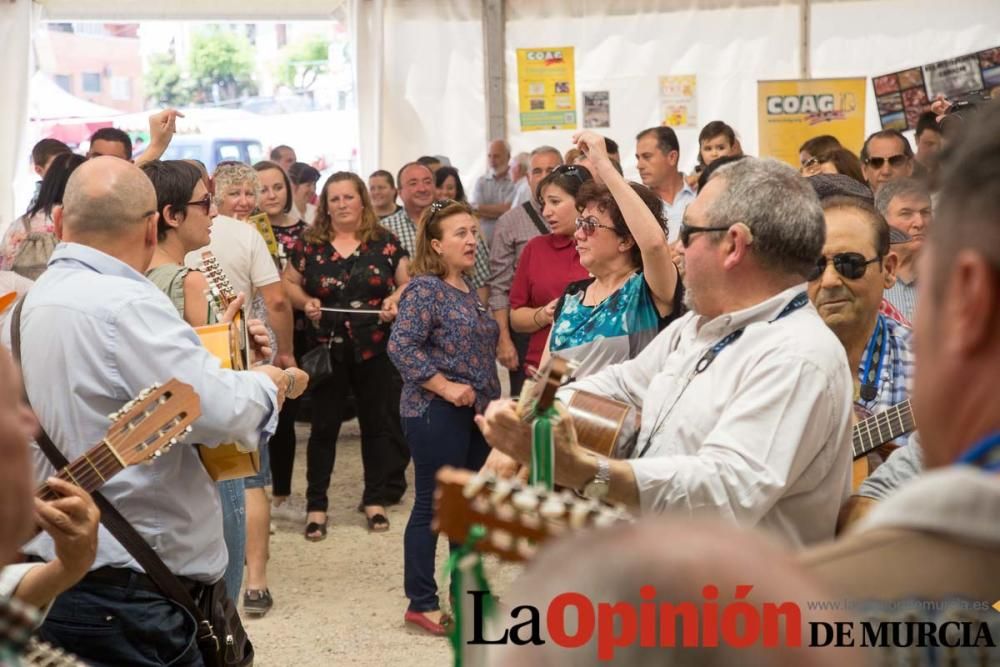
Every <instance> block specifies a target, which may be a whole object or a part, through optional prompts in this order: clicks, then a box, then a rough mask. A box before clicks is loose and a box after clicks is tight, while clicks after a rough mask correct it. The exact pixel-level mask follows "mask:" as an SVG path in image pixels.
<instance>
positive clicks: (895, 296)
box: [885, 276, 917, 322]
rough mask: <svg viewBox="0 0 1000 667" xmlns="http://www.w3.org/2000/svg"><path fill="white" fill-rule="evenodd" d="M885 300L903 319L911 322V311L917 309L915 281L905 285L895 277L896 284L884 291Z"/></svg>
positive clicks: (900, 279)
mask: <svg viewBox="0 0 1000 667" xmlns="http://www.w3.org/2000/svg"><path fill="white" fill-rule="evenodd" d="M885 298H886V300H887V301H888V302H889V303H891V304H892V305H893V306H895V307H896V308H897V309H899V311H900V312H901V313H902V314H903V317H905V318H906V319H908V320H909V321H911V322H912V321H913V311H914V310H916V307H917V281H916V280H914V281H912V282H909V283H906V282H903V279H902V278H900V277H899V276H896V284H895V285H893V286H892V287H890V288H889V289H887V290H886V291H885Z"/></svg>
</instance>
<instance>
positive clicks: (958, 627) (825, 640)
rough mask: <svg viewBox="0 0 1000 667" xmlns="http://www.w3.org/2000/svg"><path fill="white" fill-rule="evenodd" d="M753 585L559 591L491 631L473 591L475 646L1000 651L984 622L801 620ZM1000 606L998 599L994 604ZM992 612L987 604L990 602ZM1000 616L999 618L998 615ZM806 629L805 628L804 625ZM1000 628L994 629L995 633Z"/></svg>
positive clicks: (604, 650) (796, 609)
mask: <svg viewBox="0 0 1000 667" xmlns="http://www.w3.org/2000/svg"><path fill="white" fill-rule="evenodd" d="M752 590H753V586H752V585H740V586H737V587H736V590H735V593H734V595H733V596H732V601H730V602H727V603H725V604H723V605H720V604H719V603H718V599H719V589H718V587H716V586H713V585H707V586H704V587H703V588H702V591H701V593H702V597H703V598H704V599H703V600H701V601H698V602H694V601H685V602H658V601H657V600H656V589H655V588H654V587H653V586H643V587H641V588H640V589H639V597H640V599H641V602H640V603H639V604H638V605H635V604H634V603H633V602H624V601H618V602H603V601H602V602H596V603H595V602H594V601H592V600H591V599H590V598H588V597H587V596H585V595H583V594H581V593H575V592H566V593H561V594H559V595H556V596H555V597H554V598H552V600H551V601H550V602H549V604H548V606H547V608H546V609H544V611H543V610H540V609H539V608H538V607H536V606H534V605H527V604H526V605H519V606H516V607H513V608H511V609H510V612H509V619H507V624H506V625H507V627H506V628H505V629H503V631H502V632H500V631H499V630H496V631H495V632H494V633H493V634H492V635H490V636H487V634H488V633H487V628H486V619H485V618H484V616H485V612H484V609H485V599H486V597H487V596H488V595H489V593H488V592H486V591H467V592H468V594H469V595H471V596H473V602H474V604H473V619H472V620H473V625H472V638H471V639H470V640H468V641H467V643H468V644H470V645H486V644H514V645H520V646H524V645H528V644H533V645H542V644H545V643H547V641H546V639H544V638H543V637H542V630H543V628H544V630H545V633H546V635H547V637H548V638H549V640H551V641H552V642H553V643H555V644H556V645H558V646H560V647H563V648H567V649H579V648H581V647H584V646H586V645H588V644H589V643H590V642H591V641H592V640H594V639H595V638H596V645H597V657H598V659H600V660H602V661H604V660H612V659H614V656H615V650H616V649H618V648H622V647H626V646H634V645H636V644H638V646H639V647H641V648H712V647H722V646H728V647H731V648H748V647H751V646H764V647H766V648H777V647H800V646H803V641H807V642H808V643H806V644H805V646H807V647H817V648H819V647H828V646H835V647H848V646H860V647H871V648H889V647H898V648H909V647H947V648H976V647H979V648H995V647H996V643H995V641H994V639H993V635H992V633H991V632H990V625H989V623H987V622H986V621H985V620H961V621H959V620H954V621H951V620H950V621H945V622H934V621H921V620H904V621H896V620H887V621H875V620H861V621H841V622H825V621H809V622H808V623H806V624H803V622H802V609H801V607H800V605H799V604H798V603H797V602H790V601H788V602H780V603H778V602H763V603H752V602H750V601H748V600H747V598H748V597H749V595H750V592H751V591H752ZM808 606H809V608H810V610H815V609H831V610H837V609H843V608H845V607H848V608H850V607H851V606H852V605H850V604H845V603H843V602H841V603H809V605H808ZM997 606H1000V602H998V603H997ZM985 607H986V608H987V609H988V608H989V605H985ZM998 620H1000V616H998ZM806 629H808V631H807V632H805V630H806ZM995 629H996V627H995V626H994V630H995Z"/></svg>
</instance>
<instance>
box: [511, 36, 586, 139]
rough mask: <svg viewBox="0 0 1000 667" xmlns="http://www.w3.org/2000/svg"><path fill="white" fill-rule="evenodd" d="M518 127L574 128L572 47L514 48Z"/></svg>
mask: <svg viewBox="0 0 1000 667" xmlns="http://www.w3.org/2000/svg"><path fill="white" fill-rule="evenodd" d="M517 90H518V98H519V99H520V105H521V131H522V132H530V131H531V130H575V129H576V76H575V70H574V65H573V47H572V46H556V47H548V48H538V49H518V50H517Z"/></svg>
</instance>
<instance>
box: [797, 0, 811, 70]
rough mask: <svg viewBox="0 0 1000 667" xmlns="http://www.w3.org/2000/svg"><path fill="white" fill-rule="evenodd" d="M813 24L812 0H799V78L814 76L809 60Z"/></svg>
mask: <svg viewBox="0 0 1000 667" xmlns="http://www.w3.org/2000/svg"><path fill="white" fill-rule="evenodd" d="M811 25H812V0H799V66H800V71H799V78H801V79H811V78H812V63H811V62H810V60H809V47H810V42H811V41H812V40H811V39H810V32H811V30H810V27H811Z"/></svg>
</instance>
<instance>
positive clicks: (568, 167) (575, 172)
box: [552, 164, 590, 183]
mask: <svg viewBox="0 0 1000 667" xmlns="http://www.w3.org/2000/svg"><path fill="white" fill-rule="evenodd" d="M552 173H553V174H559V175H560V176H562V175H563V174H565V175H567V176H572V177H573V178H575V179H576V180H578V181H580V183H583V182H584V181H586V180H589V179H590V172H589V171H587V170H586V169H585V168H584V167H581V166H579V165H576V164H561V165H559V166H558V167H556V168H555V169H553V170H552Z"/></svg>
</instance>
